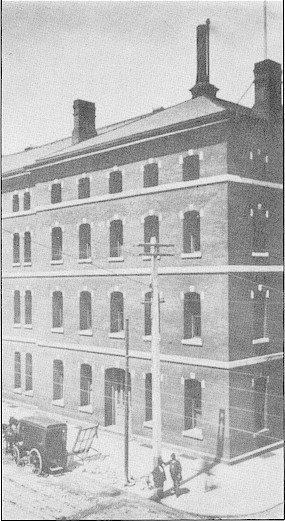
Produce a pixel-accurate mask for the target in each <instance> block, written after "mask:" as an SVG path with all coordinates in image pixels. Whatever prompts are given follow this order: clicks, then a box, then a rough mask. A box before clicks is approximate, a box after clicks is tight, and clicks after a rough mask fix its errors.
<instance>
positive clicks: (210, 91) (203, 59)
mask: <svg viewBox="0 0 285 521" xmlns="http://www.w3.org/2000/svg"><path fill="white" fill-rule="evenodd" d="M217 91H218V89H217V87H215V86H214V85H211V83H210V20H209V18H208V19H207V20H206V23H205V24H203V25H198V26H197V79H196V85H194V87H192V89H190V92H191V93H192V97H193V98H197V97H198V96H207V97H208V98H215V97H216V94H217Z"/></svg>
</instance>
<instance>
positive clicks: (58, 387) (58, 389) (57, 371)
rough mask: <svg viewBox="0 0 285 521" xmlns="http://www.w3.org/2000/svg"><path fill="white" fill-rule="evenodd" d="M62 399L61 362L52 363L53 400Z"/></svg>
mask: <svg viewBox="0 0 285 521" xmlns="http://www.w3.org/2000/svg"><path fill="white" fill-rule="evenodd" d="M62 399H63V362H62V361H61V360H54V361H53V400H62Z"/></svg>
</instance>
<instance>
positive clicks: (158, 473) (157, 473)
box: [152, 457, 166, 501]
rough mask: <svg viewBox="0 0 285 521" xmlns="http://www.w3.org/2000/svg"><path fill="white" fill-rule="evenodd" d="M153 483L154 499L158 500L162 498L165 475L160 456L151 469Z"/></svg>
mask: <svg viewBox="0 0 285 521" xmlns="http://www.w3.org/2000/svg"><path fill="white" fill-rule="evenodd" d="M152 477H153V485H154V488H155V496H156V500H157V501H160V500H161V499H162V498H163V487H164V482H165V480H166V475H165V472H164V468H163V461H162V458H161V457H159V458H158V461H157V465H156V467H154V469H153V471H152Z"/></svg>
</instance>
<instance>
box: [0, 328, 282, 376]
mask: <svg viewBox="0 0 285 521" xmlns="http://www.w3.org/2000/svg"><path fill="white" fill-rule="evenodd" d="M3 340H5V341H7V342H14V343H21V344H35V345H37V346H39V347H47V348H51V349H62V350H67V351H77V352H87V353H92V354H99V355H107V356H118V357H125V350H124V349H112V348H109V347H98V346H94V345H90V346H88V345H82V344H69V343H60V342H59V343H53V342H45V341H42V340H37V339H34V340H33V339H26V338H25V337H10V336H4V337H3ZM129 356H130V358H133V359H139V360H151V352H150V351H149V352H147V351H134V350H130V352H129ZM283 356H284V353H283V351H280V352H277V353H270V354H268V355H262V356H254V357H252V358H242V359H240V360H230V361H223V360H213V359H209V358H204V359H203V358H191V357H188V356H187V357H185V356H178V355H174V356H173V355H168V354H164V353H161V354H160V361H161V362H166V363H169V362H171V363H174V364H180V365H190V366H199V367H211V368H214V369H224V370H231V369H236V368H238V367H245V366H249V365H257V364H262V363H266V362H272V361H274V360H281V359H282V358H283Z"/></svg>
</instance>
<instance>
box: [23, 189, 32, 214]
mask: <svg viewBox="0 0 285 521" xmlns="http://www.w3.org/2000/svg"><path fill="white" fill-rule="evenodd" d="M30 208H31V194H30V192H25V193H24V210H30Z"/></svg>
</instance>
